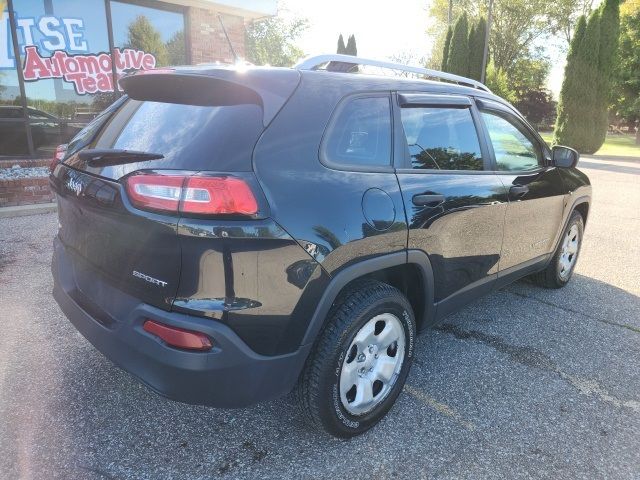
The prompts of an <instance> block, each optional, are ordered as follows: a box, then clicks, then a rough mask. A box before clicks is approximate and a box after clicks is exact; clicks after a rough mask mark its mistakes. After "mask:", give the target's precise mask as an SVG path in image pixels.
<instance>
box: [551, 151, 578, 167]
mask: <svg viewBox="0 0 640 480" xmlns="http://www.w3.org/2000/svg"><path fill="white" fill-rule="evenodd" d="M551 159H552V160H553V164H554V165H555V166H556V167H562V168H573V167H575V166H576V165H577V164H578V160H580V154H579V153H578V152H577V151H576V150H574V149H573V148H569V147H563V146H562V145H556V146H555V147H553V148H552V149H551Z"/></svg>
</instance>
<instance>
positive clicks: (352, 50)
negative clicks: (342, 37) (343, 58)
mask: <svg viewBox="0 0 640 480" xmlns="http://www.w3.org/2000/svg"><path fill="white" fill-rule="evenodd" d="M347 55H353V56H354V57H357V56H358V47H357V46H356V36H355V35H349V38H348V39H347Z"/></svg>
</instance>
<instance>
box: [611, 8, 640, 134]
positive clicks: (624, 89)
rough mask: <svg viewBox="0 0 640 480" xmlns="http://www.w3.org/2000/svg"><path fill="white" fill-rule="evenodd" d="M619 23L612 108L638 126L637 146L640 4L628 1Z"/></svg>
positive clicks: (639, 109) (622, 117)
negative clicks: (618, 43)
mask: <svg viewBox="0 0 640 480" xmlns="http://www.w3.org/2000/svg"><path fill="white" fill-rule="evenodd" d="M623 7H625V8H624V9H623V8H621V10H622V12H621V13H622V16H621V21H620V50H619V56H618V58H619V60H618V66H617V68H616V72H615V77H614V80H613V82H614V89H613V91H614V97H613V102H612V103H613V107H614V110H615V113H616V116H617V117H618V118H619V119H621V120H622V121H623V122H625V123H626V124H627V125H630V126H634V125H636V124H637V125H638V130H637V133H636V143H637V144H638V145H640V1H638V2H636V4H635V6H634V5H633V4H632V2H629V1H627V2H626V3H625V4H624V5H623Z"/></svg>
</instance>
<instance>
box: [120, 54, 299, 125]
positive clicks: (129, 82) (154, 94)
mask: <svg viewBox="0 0 640 480" xmlns="http://www.w3.org/2000/svg"><path fill="white" fill-rule="evenodd" d="M299 81H300V74H299V72H296V71H295V70H288V69H277V70H276V69H270V70H269V69H259V68H258V69H247V70H238V69H230V68H208V69H202V68H197V67H196V68H194V69H157V70H141V71H138V72H135V73H133V74H130V75H125V76H124V77H122V78H121V79H120V81H119V85H120V87H121V88H122V89H123V90H124V91H125V93H126V94H127V95H128V96H129V97H130V98H132V99H134V100H142V101H155V102H165V103H180V104H184V105H196V106H211V107H222V106H230V105H259V106H260V107H261V108H262V113H263V124H264V126H265V127H266V126H267V125H268V124H269V123H270V122H271V120H273V118H274V117H275V116H276V114H277V113H278V112H279V111H280V109H281V108H282V106H283V105H284V103H285V102H286V101H287V99H288V98H289V97H290V96H291V94H292V93H293V91H294V90H295V88H296V87H297V85H298V83H299Z"/></svg>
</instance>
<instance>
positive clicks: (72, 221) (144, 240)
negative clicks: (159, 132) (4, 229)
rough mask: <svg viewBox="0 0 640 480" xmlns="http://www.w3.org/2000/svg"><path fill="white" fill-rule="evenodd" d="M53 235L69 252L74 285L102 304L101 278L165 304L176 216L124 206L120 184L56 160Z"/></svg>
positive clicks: (172, 283) (176, 256) (173, 286)
mask: <svg viewBox="0 0 640 480" xmlns="http://www.w3.org/2000/svg"><path fill="white" fill-rule="evenodd" d="M54 182H55V184H56V191H57V193H58V195H57V196H58V217H59V223H60V229H59V232H58V237H59V239H60V241H61V242H62V244H63V245H64V246H65V247H66V248H67V250H68V251H69V252H70V253H71V255H70V258H72V259H73V263H74V265H73V270H74V273H75V281H76V285H77V288H78V289H79V290H80V291H81V292H82V293H83V294H84V296H85V297H87V298H90V299H92V301H93V302H94V303H96V304H97V305H99V306H101V307H102V308H104V309H108V308H107V307H108V303H109V298H102V296H103V295H107V294H108V293H107V290H105V289H101V288H99V285H100V282H99V281H98V280H105V281H107V282H109V283H110V284H112V285H113V286H115V287H116V288H118V289H119V290H121V291H124V292H127V293H129V294H130V295H132V296H135V297H137V298H139V299H140V300H141V301H143V302H145V303H149V304H151V305H154V306H157V307H159V308H164V309H169V308H170V307H171V302H172V300H173V297H174V296H175V293H176V290H177V288H178V280H179V279H180V245H179V243H178V241H177V238H176V228H177V224H178V219H177V218H176V217H171V216H168V215H157V214H152V213H145V214H143V215H141V214H139V213H138V212H136V211H135V210H133V209H131V208H130V207H127V205H126V203H127V200H126V198H123V196H124V188H123V186H122V185H121V184H120V183H118V182H116V181H113V180H107V179H104V178H99V177H96V176H93V175H90V174H87V173H84V172H80V171H78V170H74V169H71V168H68V167H66V166H60V167H58V168H57V170H56V175H55V180H54Z"/></svg>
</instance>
